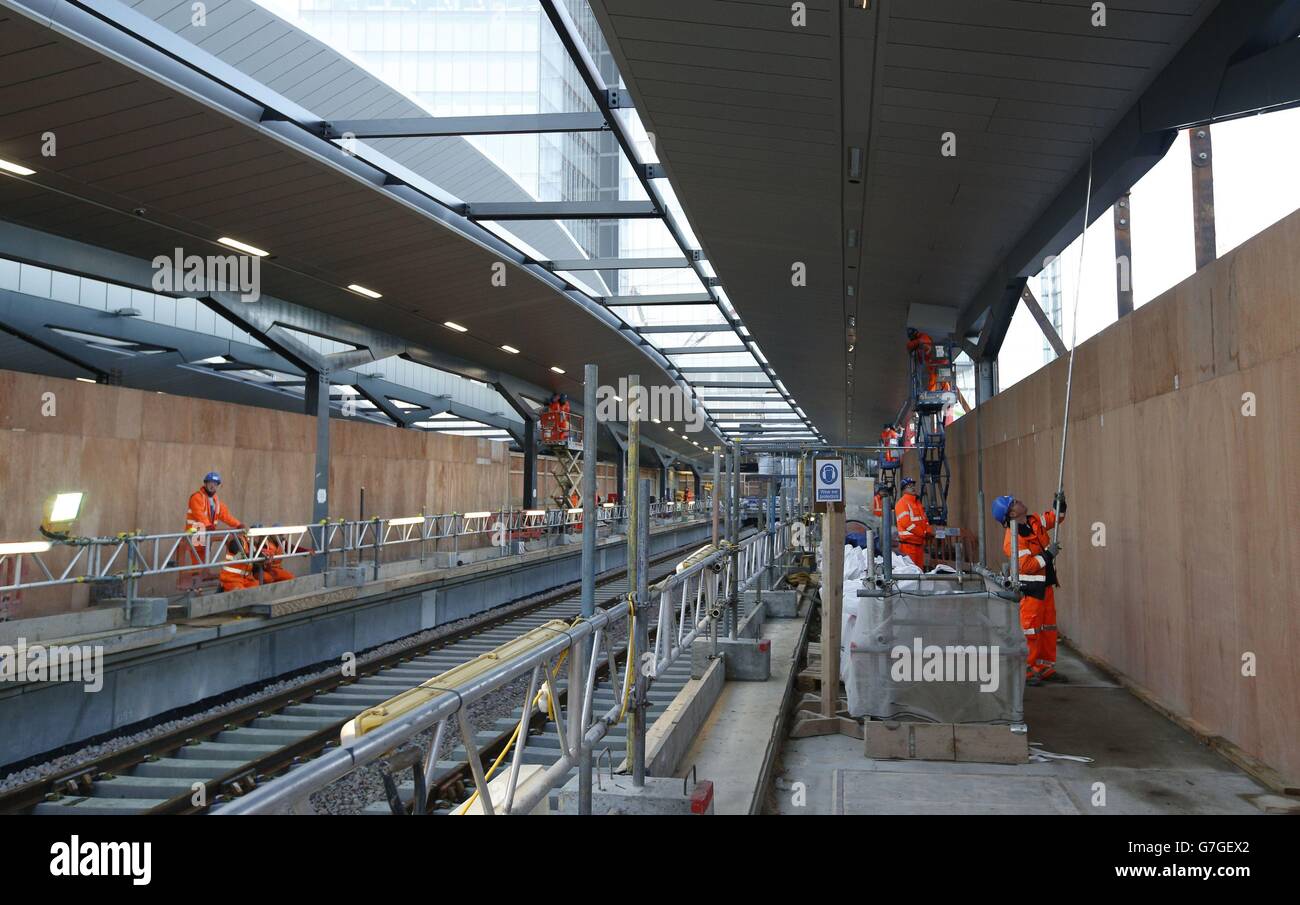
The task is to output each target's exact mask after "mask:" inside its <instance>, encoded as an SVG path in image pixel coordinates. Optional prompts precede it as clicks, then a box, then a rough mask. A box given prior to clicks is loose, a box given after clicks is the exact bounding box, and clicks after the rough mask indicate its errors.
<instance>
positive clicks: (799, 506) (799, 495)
mask: <svg viewBox="0 0 1300 905" xmlns="http://www.w3.org/2000/svg"><path fill="white" fill-rule="evenodd" d="M798 463H800V464H798V468H800V472H798V481H797V482H796V484H797V488H796V490H794V495H796V505H794V508H796V512H797V514H798V515H803V454H802V453H801V454H800V458H798Z"/></svg>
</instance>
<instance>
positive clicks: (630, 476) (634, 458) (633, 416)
mask: <svg viewBox="0 0 1300 905" xmlns="http://www.w3.org/2000/svg"><path fill="white" fill-rule="evenodd" d="M626 463H627V466H626V468H625V477H624V479H623V486H624V487H626V488H627V490H628V491H629V493H628V496H627V499H626V500H624V501H623V502H624V503H625V504H626V505H627V531H626V534H627V567H628V573H627V579H628V587H629V588H631V587H633V584H634V581H635V578H636V572H635V569H636V542H637V536H636V524H637V521H636V520H637V516H638V514H639V513H638V512H637V508H638V503H639V501H638V500H637V492H636V489H637V487H639V486H640V484H641V481H640V477H641V379H640V378H639V377H638V376H637V375H636V374H632V375H630V376H629V377H628V378H627V453H626Z"/></svg>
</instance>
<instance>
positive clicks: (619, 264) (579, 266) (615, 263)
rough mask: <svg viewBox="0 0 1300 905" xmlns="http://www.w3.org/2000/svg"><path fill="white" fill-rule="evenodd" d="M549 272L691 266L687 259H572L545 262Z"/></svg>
mask: <svg viewBox="0 0 1300 905" xmlns="http://www.w3.org/2000/svg"><path fill="white" fill-rule="evenodd" d="M542 265H543V266H544V267H546V269H547V270H566V271H569V272H571V273H577V272H579V271H584V270H681V269H684V268H686V267H690V266H691V262H690V261H688V260H686V259H685V258H572V259H569V260H561V261H543V262H542Z"/></svg>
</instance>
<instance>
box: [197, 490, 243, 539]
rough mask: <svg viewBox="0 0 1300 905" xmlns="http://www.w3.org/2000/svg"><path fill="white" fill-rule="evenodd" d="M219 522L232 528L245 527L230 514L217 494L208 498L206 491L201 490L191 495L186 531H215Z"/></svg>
mask: <svg viewBox="0 0 1300 905" xmlns="http://www.w3.org/2000/svg"><path fill="white" fill-rule="evenodd" d="M217 522H221V523H222V524H223V525H227V526H229V527H231V528H242V527H244V525H243V523H242V522H240V521H239V519H237V518H235V517H234V516H233V515H231V514H230V510H229V509H227V508H226V504H225V503H223V502H221V500H219V499H217V495H216V494H215V493H214V494H213V495H212V496H208V492H207V491H206V490H204V489H202V488H199V489H198V490H196V491H194V493H192V494H190V504H189V508H188V509H187V510H186V512H185V529H186V530H187V531H190V530H192V531H215V530H216V528H217Z"/></svg>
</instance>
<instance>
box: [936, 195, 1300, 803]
mask: <svg viewBox="0 0 1300 905" xmlns="http://www.w3.org/2000/svg"><path fill="white" fill-rule="evenodd" d="M1298 294H1300V213H1296V214H1292V215H1291V216H1290V217H1288V218H1286V219H1285V220H1283V221H1281V222H1279V223H1277V224H1275V225H1274V226H1272V227H1270V228H1269V229H1268V230H1266V231H1264V232H1262V233H1260V234H1259V235H1258V236H1256V237H1255V238H1253V239H1252V240H1250V241H1249V242H1247V243H1245V244H1244V245H1242V246H1240V247H1239V248H1237V249H1235V250H1234V251H1232V252H1231V253H1229V254H1228V255H1225V256H1224V257H1223V258H1221V259H1220V260H1218V261H1217V262H1216V263H1215V264H1213V265H1211V266H1210V267H1207V268H1205V269H1203V270H1202V271H1200V272H1199V273H1197V274H1195V275H1194V276H1192V277H1191V278H1189V279H1188V280H1186V281H1184V282H1183V283H1182V284H1180V285H1179V286H1176V287H1174V288H1173V289H1170V290H1169V291H1168V292H1166V293H1165V294H1164V295H1162V296H1161V297H1160V298H1158V299H1155V300H1153V301H1152V302H1150V303H1149V304H1147V305H1144V306H1142V307H1141V308H1139V309H1137V310H1136V311H1135V312H1134V313H1133V314H1132V315H1131V316H1129V317H1127V318H1124V319H1123V320H1122V321H1120V322H1119V323H1117V324H1114V325H1112V326H1111V327H1109V328H1107V329H1106V330H1105V331H1103V332H1102V333H1100V334H1098V335H1097V336H1095V337H1093V338H1091V339H1089V340H1088V341H1087V342H1085V343H1083V344H1081V345H1080V346H1079V348H1078V350H1077V351H1076V358H1075V371H1074V386H1073V391H1074V396H1073V399H1072V401H1071V405H1070V434H1069V447H1068V449H1067V456H1066V472H1065V490H1066V494H1067V496H1068V497H1069V500H1070V513H1069V517H1068V519H1067V522H1066V526H1065V529H1064V530H1063V531H1062V533H1061V542H1062V548H1063V555H1062V558H1061V580H1062V585H1063V586H1062V587H1061V588H1060V589H1059V590H1058V593H1057V601H1058V607H1057V608H1058V621H1059V623H1060V625H1061V627H1062V631H1063V632H1064V633H1065V634H1066V635H1068V636H1069V637H1070V639H1071V640H1072V641H1073V642H1074V643H1075V644H1077V645H1078V646H1079V648H1080V649H1081V650H1083V651H1084V652H1085V653H1088V654H1090V655H1093V656H1096V657H1098V658H1099V659H1101V660H1103V661H1104V662H1106V663H1108V664H1110V665H1111V666H1112V667H1114V668H1115V669H1117V670H1119V671H1120V672H1122V673H1124V674H1125V675H1126V676H1128V677H1129V678H1130V679H1132V680H1133V681H1134V682H1135V683H1137V684H1138V685H1139V686H1141V687H1142V688H1144V689H1146V690H1147V691H1148V692H1150V694H1151V695H1152V696H1153V697H1154V698H1155V700H1157V701H1158V702H1160V704H1161V705H1163V706H1165V707H1167V708H1169V709H1170V710H1171V711H1172V712H1174V713H1176V714H1179V715H1180V716H1181V717H1183V718H1185V719H1186V720H1187V721H1188V722H1189V723H1190V724H1192V725H1194V726H1196V727H1197V728H1198V729H1199V730H1200V731H1203V732H1205V733H1207V734H1210V735H1220V736H1223V737H1224V738H1226V739H1227V740H1229V741H1230V742H1232V743H1233V744H1235V745H1237V746H1238V747H1239V748H1240V749H1241V750H1243V751H1244V752H1245V753H1246V754H1248V755H1250V756H1252V757H1255V758H1257V759H1258V760H1260V761H1262V762H1263V763H1265V764H1267V765H1269V766H1271V767H1272V768H1274V769H1275V770H1277V771H1278V772H1279V773H1281V774H1282V775H1283V776H1284V777H1287V778H1288V779H1289V780H1290V781H1291V782H1293V783H1294V782H1297V781H1300V593H1298V592H1297V591H1296V586H1297V583H1298V582H1300V566H1298V564H1300V530H1297V529H1296V527H1295V526H1296V521H1297V520H1296V513H1297V512H1298V511H1300V468H1298V467H1297V453H1298V452H1300V391H1298V389H1297V388H1298V387H1300V302H1298V301H1297V295H1298ZM1066 369H1067V363H1066V361H1065V360H1058V361H1055V362H1053V363H1052V364H1050V365H1048V366H1047V367H1045V368H1043V369H1042V370H1041V371H1039V372H1038V373H1036V374H1034V375H1031V376H1030V377H1029V378H1027V379H1026V380H1023V381H1021V382H1020V383H1018V384H1016V385H1015V386H1013V387H1011V388H1009V389H1008V390H1007V392H1005V393H1003V394H1001V395H999V396H997V397H995V398H994V399H992V400H990V401H989V402H988V403H986V405H985V406H984V407H983V408H982V409H981V411H980V419H981V421H982V427H983V441H984V453H985V455H984V486H985V496H986V505H988V504H991V502H992V500H993V499H994V498H995V497H997V496H998V495H999V494H1002V493H1012V494H1015V495H1016V496H1018V497H1020V498H1021V499H1023V500H1025V502H1026V503H1027V504H1028V505H1030V507H1031V508H1032V509H1036V510H1039V511H1041V510H1044V509H1047V508H1049V507H1050V505H1051V499H1052V493H1053V492H1054V491H1055V489H1056V478H1057V467H1058V457H1059V455H1060V442H1061V418H1062V417H1063V414H1064V395H1065V383H1066ZM1175 387H1176V388H1175ZM1247 393H1250V394H1254V399H1255V404H1256V406H1257V414H1256V416H1255V417H1246V416H1245V415H1244V414H1243V404H1244V402H1243V394H1247ZM949 449H950V451H951V454H952V462H953V492H952V494H951V496H950V503H951V504H952V520H953V523H954V524H956V525H960V526H961V527H962V528H963V529H965V530H968V531H971V532H972V533H973V532H974V531H975V530H976V527H977V526H976V519H975V506H976V499H977V498H976V492H975V488H976V481H977V477H976V474H975V467H976V463H975V455H974V450H975V418H974V417H973V416H968V417H965V418H962V419H960V420H959V421H957V422H956V423H955V424H953V425H952V427H951V428H950V430H949ZM1095 525H1101V526H1104V530H1105V545H1104V546H1100V545H1094V544H1093V537H1094V533H1095V532H1094V526H1095ZM988 530H989V537H988V543H989V548H990V560H991V562H992V564H994V565H995V567H1000V566H1001V565H1002V564H1003V563H1004V562H1005V557H1004V556H1003V555H1002V539H1003V529H1002V528H1001V526H998V525H994V524H990V525H989V526H988ZM1247 653H1249V654H1253V655H1254V657H1255V658H1256V662H1257V675H1256V676H1255V677H1247V676H1243V675H1242V658H1243V655H1246V654H1247Z"/></svg>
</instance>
